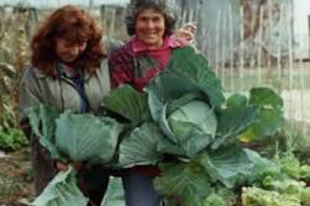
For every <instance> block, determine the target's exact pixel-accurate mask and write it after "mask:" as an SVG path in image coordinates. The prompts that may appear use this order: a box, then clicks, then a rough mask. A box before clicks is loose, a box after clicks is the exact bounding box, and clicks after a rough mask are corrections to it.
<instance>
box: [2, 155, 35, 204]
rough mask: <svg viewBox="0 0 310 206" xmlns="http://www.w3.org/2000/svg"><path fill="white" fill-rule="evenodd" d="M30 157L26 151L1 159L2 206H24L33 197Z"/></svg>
mask: <svg viewBox="0 0 310 206" xmlns="http://www.w3.org/2000/svg"><path fill="white" fill-rule="evenodd" d="M29 156H30V155H29V151H28V150H27V149H24V150H22V151H18V152H14V153H9V154H7V155H6V156H5V157H4V158H0V206H22V205H24V204H23V202H25V201H30V200H31V198H32V197H33V195H34V188H33V184H32V182H33V176H32V172H31V165H30V160H29Z"/></svg>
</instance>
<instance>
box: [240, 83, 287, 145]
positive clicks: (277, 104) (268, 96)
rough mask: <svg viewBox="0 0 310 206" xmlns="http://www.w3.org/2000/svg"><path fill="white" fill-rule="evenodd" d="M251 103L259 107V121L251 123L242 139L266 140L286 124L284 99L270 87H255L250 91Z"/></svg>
mask: <svg viewBox="0 0 310 206" xmlns="http://www.w3.org/2000/svg"><path fill="white" fill-rule="evenodd" d="M250 104H251V105H254V106H257V107H258V108H259V115H258V119H257V121H256V122H255V123H254V124H253V125H251V126H250V127H249V128H248V129H247V130H246V131H244V133H243V134H241V135H240V137H239V138H240V139H243V140H245V141H253V140H254V141H264V140H265V139H264V137H268V136H271V135H273V134H275V133H276V132H277V131H279V130H280V129H281V128H282V127H283V125H284V115H283V99H282V98H281V97H280V96H279V95H278V94H277V93H276V92H275V91H273V90H271V89H269V88H265V87H262V88H253V89H251V91H250Z"/></svg>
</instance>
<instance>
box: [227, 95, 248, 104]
mask: <svg viewBox="0 0 310 206" xmlns="http://www.w3.org/2000/svg"><path fill="white" fill-rule="evenodd" d="M226 105H227V107H245V106H247V105H248V99H247V97H246V96H244V95H242V94H238V93H236V94H232V95H231V96H229V97H228V98H227V100H226Z"/></svg>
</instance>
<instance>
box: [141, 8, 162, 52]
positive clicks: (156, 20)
mask: <svg viewBox="0 0 310 206" xmlns="http://www.w3.org/2000/svg"><path fill="white" fill-rule="evenodd" d="M135 29H136V30H135V31H136V36H137V37H138V38H139V39H140V40H142V41H143V42H144V43H145V44H146V45H147V46H148V47H149V48H150V49H156V48H160V47H161V46H162V44H163V37H164V33H165V18H164V15H163V14H162V13H160V12H158V11H156V10H154V9H146V10H144V11H142V12H140V13H139V15H138V17H137V20H136V25H135Z"/></svg>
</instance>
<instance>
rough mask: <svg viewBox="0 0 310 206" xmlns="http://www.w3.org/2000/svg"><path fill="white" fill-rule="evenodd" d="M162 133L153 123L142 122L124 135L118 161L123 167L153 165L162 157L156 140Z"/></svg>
mask: <svg viewBox="0 0 310 206" xmlns="http://www.w3.org/2000/svg"><path fill="white" fill-rule="evenodd" d="M163 135H164V134H163V133H162V132H161V130H160V129H159V128H158V126H157V125H156V124H154V123H150V122H148V123H144V124H143V125H142V126H140V127H137V128H135V129H134V130H133V131H132V133H131V134H130V136H128V137H125V138H124V140H123V141H122V142H121V144H120V148H119V163H120V165H121V166H123V167H131V166H134V165H153V164H156V163H158V162H159V161H160V160H161V159H162V155H161V154H160V153H158V151H157V147H158V141H159V138H161V137H162V136H163Z"/></svg>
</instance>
